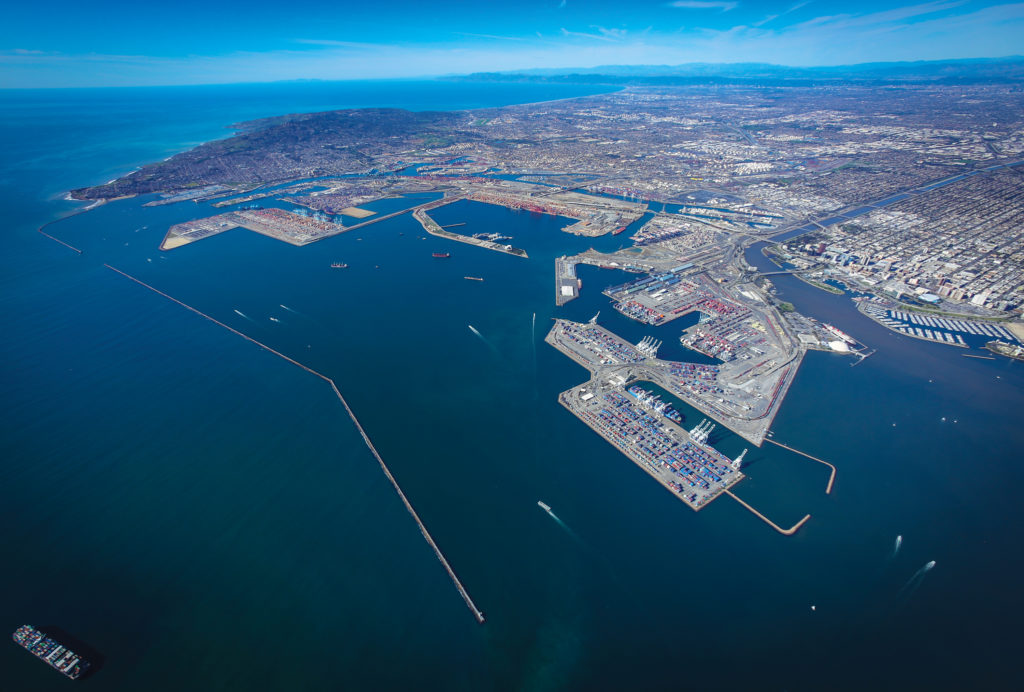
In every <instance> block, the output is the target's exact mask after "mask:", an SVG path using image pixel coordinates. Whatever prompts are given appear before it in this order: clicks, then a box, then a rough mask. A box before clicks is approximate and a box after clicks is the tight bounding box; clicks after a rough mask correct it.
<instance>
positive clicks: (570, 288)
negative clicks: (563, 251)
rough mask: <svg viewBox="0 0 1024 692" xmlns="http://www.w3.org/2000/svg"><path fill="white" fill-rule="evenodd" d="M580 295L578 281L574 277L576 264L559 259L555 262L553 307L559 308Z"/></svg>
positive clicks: (563, 258) (566, 259)
mask: <svg viewBox="0 0 1024 692" xmlns="http://www.w3.org/2000/svg"><path fill="white" fill-rule="evenodd" d="M579 295H580V280H579V279H578V278H577V277H576V263H575V262H573V261H572V260H570V259H568V258H565V257H559V258H557V259H556V260H555V305H557V306H559V307H561V306H562V305H565V304H566V303H568V302H569V301H570V300H576V299H577V298H578V297H579Z"/></svg>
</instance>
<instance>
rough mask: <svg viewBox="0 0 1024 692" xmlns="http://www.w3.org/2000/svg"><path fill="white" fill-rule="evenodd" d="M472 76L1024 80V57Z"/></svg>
mask: <svg viewBox="0 0 1024 692" xmlns="http://www.w3.org/2000/svg"><path fill="white" fill-rule="evenodd" d="M456 79H459V80H466V81H496V82H497V81H500V82H510V81H511V82H559V83H579V84H622V85H631V84H633V85H653V86H657V85H664V86H669V85H688V84H750V85H754V84H758V85H778V86H785V85H791V86H802V85H807V86H810V85H820V84H837V83H851V82H852V83H861V84H913V83H919V84H923V83H928V84H978V83H1017V82H1021V81H1024V57H1022V56H1013V57H1007V58H975V59H967V60H921V61H916V62H874V63H861V64H858V65H836V66H830V67H789V66H786V65H771V64H768V63H687V64H684V65H602V66H599V67H585V68H550V69H531V70H516V71H510V72H476V73H473V74H469V75H460V76H458V77H456Z"/></svg>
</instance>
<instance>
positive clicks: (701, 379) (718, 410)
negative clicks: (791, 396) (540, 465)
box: [544, 319, 802, 447]
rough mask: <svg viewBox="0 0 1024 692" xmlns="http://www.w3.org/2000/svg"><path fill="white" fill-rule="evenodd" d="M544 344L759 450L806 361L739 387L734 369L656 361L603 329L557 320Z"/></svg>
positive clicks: (777, 367)
mask: <svg viewBox="0 0 1024 692" xmlns="http://www.w3.org/2000/svg"><path fill="white" fill-rule="evenodd" d="M544 341H545V342H547V343H548V344H550V345H552V346H554V347H555V348H557V349H558V350H559V351H561V352H562V354H563V355H565V356H567V357H568V358H570V359H572V360H573V361H575V362H577V363H579V364H580V365H582V366H583V367H584V368H586V369H587V370H589V371H590V373H591V378H592V379H593V380H600V381H605V380H607V379H610V378H618V379H621V380H622V381H623V383H629V382H634V381H646V382H652V383H654V384H656V385H658V386H659V387H661V388H663V389H665V390H666V391H667V392H669V393H671V394H672V395H673V396H676V397H678V398H680V399H682V400H683V401H685V402H686V403H687V404H689V405H691V406H693V407H694V408H696V409H697V410H698V411H700V412H701V413H703V414H704V415H706V416H708V417H709V418H711V419H712V420H714V421H715V422H717V423H719V424H721V425H723V426H725V427H727V428H729V429H730V430H732V431H733V432H735V433H736V434H737V435H740V436H741V437H743V438H745V439H746V440H748V441H750V442H751V443H753V444H754V445H757V446H758V447H760V446H761V445H762V444H763V442H764V439H765V435H766V434H767V432H768V428H769V427H770V426H771V422H772V420H773V419H774V417H775V413H776V412H777V411H778V409H779V407H780V405H781V403H782V400H783V398H784V397H785V394H786V392H787V390H788V388H789V386H790V384H792V382H793V379H794V378H795V376H796V372H797V369H798V367H799V363H800V358H799V355H802V352H800V353H799V354H798V356H797V357H796V358H794V359H791V360H789V361H785V362H774V363H772V364H769V363H765V367H766V368H767V369H766V371H765V372H763V373H762V374H760V375H757V376H756V377H752V378H748V379H747V381H745V382H744V383H742V384H740V385H736V384H734V382H733V381H732V379H734V378H733V376H732V375H730V374H729V371H728V370H727V365H728V364H726V365H722V366H718V365H701V364H696V363H683V362H677V361H669V360H662V359H660V358H656V357H650V356H648V355H645V354H642V353H641V352H640V351H638V350H637V349H636V348H634V347H633V345H632V344H630V343H628V342H627V341H625V340H624V339H622V338H621V337H619V336H618V335H616V334H614V333H613V332H610V331H608V330H607V329H605V328H604V327H601V326H600V325H597V324H580V323H577V322H571V321H569V320H560V319H557V320H555V324H554V326H553V327H552V329H551V331H550V332H548V334H547V336H545V337H544ZM755 380H757V381H755Z"/></svg>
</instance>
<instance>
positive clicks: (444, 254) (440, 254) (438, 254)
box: [434, 252, 452, 259]
mask: <svg viewBox="0 0 1024 692" xmlns="http://www.w3.org/2000/svg"><path fill="white" fill-rule="evenodd" d="M451 256H452V255H451V253H450V252H435V253H434V257H438V258H440V259H444V258H446V257H451Z"/></svg>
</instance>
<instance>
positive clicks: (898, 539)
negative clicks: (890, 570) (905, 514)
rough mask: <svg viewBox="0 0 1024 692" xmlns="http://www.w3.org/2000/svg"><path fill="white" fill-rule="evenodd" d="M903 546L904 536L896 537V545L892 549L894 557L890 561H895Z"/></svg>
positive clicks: (890, 557)
mask: <svg viewBox="0 0 1024 692" xmlns="http://www.w3.org/2000/svg"><path fill="white" fill-rule="evenodd" d="M902 545H903V536H896V544H895V545H894V546H893V547H892V555H891V556H889V559H890V560H891V559H893V558H894V557H896V556H897V555H899V554H900V547H901V546H902Z"/></svg>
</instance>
